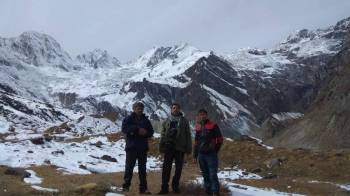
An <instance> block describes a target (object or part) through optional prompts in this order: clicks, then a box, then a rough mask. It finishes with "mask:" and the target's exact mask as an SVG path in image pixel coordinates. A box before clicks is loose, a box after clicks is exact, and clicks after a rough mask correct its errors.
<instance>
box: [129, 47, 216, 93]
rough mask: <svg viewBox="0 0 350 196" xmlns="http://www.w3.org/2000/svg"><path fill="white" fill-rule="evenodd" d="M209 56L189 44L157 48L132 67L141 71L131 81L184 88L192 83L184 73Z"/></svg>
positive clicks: (207, 53)
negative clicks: (146, 81) (145, 81)
mask: <svg viewBox="0 0 350 196" xmlns="http://www.w3.org/2000/svg"><path fill="white" fill-rule="evenodd" d="M209 54H210V53H209V52H202V51H200V50H198V49H197V48H194V47H192V46H189V45H188V44H180V45H175V46H172V47H155V48H153V49H151V50H149V51H148V52H146V53H145V54H144V55H142V56H141V57H140V58H139V59H137V60H136V61H135V62H134V63H133V64H132V65H131V66H132V67H134V68H136V69H140V70H141V71H140V73H139V74H137V75H135V76H133V77H132V78H131V80H132V81H143V80H144V79H146V80H148V81H150V82H155V83H160V84H168V85H170V86H174V87H181V88H182V87H185V86H187V85H188V84H189V82H190V81H189V80H188V79H186V76H184V72H185V71H186V70H187V69H189V68H190V67H192V66H193V65H195V63H196V62H197V61H198V60H199V59H201V58H202V57H208V56H209Z"/></svg>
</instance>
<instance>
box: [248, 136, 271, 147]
mask: <svg viewBox="0 0 350 196" xmlns="http://www.w3.org/2000/svg"><path fill="white" fill-rule="evenodd" d="M249 137H251V138H253V139H255V140H256V141H257V142H258V144H259V145H261V146H263V147H265V148H266V149H268V150H272V149H273V147H272V146H268V145H266V144H264V143H263V141H262V140H261V139H259V138H256V137H253V136H249Z"/></svg>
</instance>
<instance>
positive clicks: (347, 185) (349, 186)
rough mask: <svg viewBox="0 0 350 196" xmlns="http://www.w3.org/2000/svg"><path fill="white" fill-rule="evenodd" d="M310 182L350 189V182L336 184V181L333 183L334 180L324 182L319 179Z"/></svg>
mask: <svg viewBox="0 0 350 196" xmlns="http://www.w3.org/2000/svg"><path fill="white" fill-rule="evenodd" d="M309 183H324V184H331V185H334V186H337V187H339V188H342V189H344V190H347V191H350V184H336V183H333V182H323V181H318V180H311V181H309Z"/></svg>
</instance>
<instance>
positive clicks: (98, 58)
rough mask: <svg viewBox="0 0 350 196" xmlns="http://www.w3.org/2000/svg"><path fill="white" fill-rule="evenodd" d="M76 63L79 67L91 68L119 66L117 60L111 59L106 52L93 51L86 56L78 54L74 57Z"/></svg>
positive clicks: (100, 50)
mask: <svg viewBox="0 0 350 196" xmlns="http://www.w3.org/2000/svg"><path fill="white" fill-rule="evenodd" d="M76 61H77V62H78V63H79V64H80V65H81V66H84V65H87V66H90V67H93V68H95V69H96V68H105V67H116V66H119V65H120V62H119V60H118V59H117V58H115V57H112V56H110V55H109V54H108V52H107V51H106V50H102V49H95V50H93V51H91V52H88V53H86V54H80V55H78V56H77V57H76Z"/></svg>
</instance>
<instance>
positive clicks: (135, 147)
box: [122, 102, 154, 194]
mask: <svg viewBox="0 0 350 196" xmlns="http://www.w3.org/2000/svg"><path fill="white" fill-rule="evenodd" d="M143 109H144V105H143V103H141V102H136V103H134V104H133V112H132V113H131V115H129V116H127V117H126V118H125V119H124V120H123V124H122V132H123V133H125V134H126V146H125V151H126V160H125V173H124V184H123V191H129V187H130V184H131V179H132V175H133V170H134V167H135V163H136V160H137V162H138V170H139V179H140V193H141V194H151V193H150V192H149V191H148V189H147V180H146V162H147V151H148V139H149V138H150V137H152V136H153V133H154V130H153V127H152V125H151V122H150V121H149V120H148V118H147V117H146V116H145V114H144V113H143Z"/></svg>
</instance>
